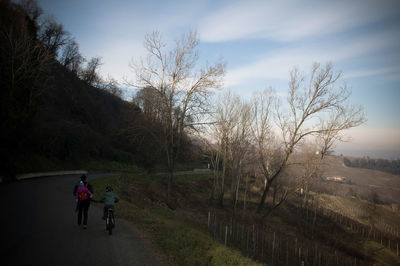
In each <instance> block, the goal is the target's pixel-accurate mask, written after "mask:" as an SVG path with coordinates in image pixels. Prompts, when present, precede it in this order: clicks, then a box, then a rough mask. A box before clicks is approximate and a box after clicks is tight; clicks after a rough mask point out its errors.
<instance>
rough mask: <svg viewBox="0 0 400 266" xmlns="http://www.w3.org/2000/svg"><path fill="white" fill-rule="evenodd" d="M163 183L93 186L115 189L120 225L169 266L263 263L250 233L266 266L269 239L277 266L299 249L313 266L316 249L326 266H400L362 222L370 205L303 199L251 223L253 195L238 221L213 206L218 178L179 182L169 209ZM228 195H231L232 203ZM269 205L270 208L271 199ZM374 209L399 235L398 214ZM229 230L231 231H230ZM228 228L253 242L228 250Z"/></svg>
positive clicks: (113, 180)
mask: <svg viewBox="0 0 400 266" xmlns="http://www.w3.org/2000/svg"><path fill="white" fill-rule="evenodd" d="M166 178H167V177H166V174H164V175H162V174H147V173H144V172H142V173H137V174H122V175H118V176H115V177H106V178H101V179H96V180H93V184H94V186H95V189H96V190H97V191H102V190H103V189H104V187H105V186H106V185H111V186H113V187H114V189H115V190H116V192H117V193H118V194H119V195H121V196H122V199H123V200H122V201H121V202H120V203H118V205H117V215H118V217H120V218H123V219H126V220H128V221H130V222H132V223H133V224H134V225H135V226H136V227H137V228H138V229H140V231H143V232H144V233H145V235H146V237H149V238H150V240H151V241H152V243H153V244H154V246H155V247H156V248H157V249H158V250H160V251H161V253H162V254H168V255H164V260H166V261H168V263H170V264H173V265H221V264H222V265H253V264H256V261H259V262H261V253H258V254H257V253H253V252H254V251H253V248H252V246H253V242H252V241H253V240H252V237H251V234H252V233H251V232H252V231H254V228H256V229H255V230H256V232H257V230H259V232H262V231H263V232H265V234H264V243H265V246H264V249H265V250H264V251H263V253H264V254H263V258H264V260H263V262H264V263H266V264H268V265H270V264H271V249H272V245H271V241H272V237H274V239H275V240H274V241H275V247H274V249H275V251H274V252H275V255H274V257H275V258H274V260H275V264H277V265H280V264H284V263H285V259H286V258H285V252H286V249H288V254H289V255H290V257H289V258H288V260H289V262H290V263H289V264H290V265H292V264H296V260H297V259H296V257H298V256H299V253H298V252H299V251H298V250H297V254H295V252H294V249H295V245H296V247H297V249H298V248H299V247H300V246H301V247H302V251H300V252H302V253H305V252H308V253H310V254H308V255H307V256H305V255H300V256H303V257H302V258H303V260H304V262H305V264H306V265H308V264H310V263H312V261H313V257H312V256H314V254H313V253H314V252H315V251H314V249H313V248H314V247H316V246H317V247H318V249H317V250H318V254H319V255H318V258H319V259H320V260H321V262H322V264H324V265H325V264H329V261H330V263H332V261H335V259H338V261H340V263H341V265H350V263H354V261H357V264H359V263H362V264H363V265H364V264H366V265H369V264H371V265H372V264H373V263H380V264H383V265H396V264H397V263H400V257H398V256H397V255H396V246H395V245H396V244H395V243H396V242H392V244H391V245H392V246H391V248H389V247H388V242H387V241H388V239H389V238H385V237H390V235H392V234H390V233H389V231H386V230H384V229H383V228H381V227H379V226H378V225H377V227H376V228H374V230H375V231H374V232H375V234H376V236H375V238H374V235H373V233H371V232H369V229H370V228H371V226H370V224H368V223H367V220H365V219H366V218H365V216H363V215H361V213H364V212H366V211H367V210H368V208H369V206H370V205H371V204H372V203H369V202H365V201H363V200H359V199H348V198H343V197H339V196H333V195H328V194H318V195H317V194H315V197H313V198H314V200H315V202H314V203H311V202H310V204H308V206H307V207H302V206H301V204H299V195H296V194H291V195H290V196H289V197H288V199H287V201H286V202H285V204H284V205H283V206H282V207H281V208H278V209H276V210H275V211H274V212H272V213H270V214H269V215H268V216H267V217H263V218H262V217H260V216H257V215H254V213H255V210H256V209H257V197H256V195H255V194H254V191H253V192H251V193H249V194H250V195H252V196H249V198H248V202H247V207H246V208H247V209H246V210H244V209H243V202H240V204H239V205H240V211H239V210H237V211H236V212H235V213H234V212H232V210H231V209H229V208H220V207H218V201H210V198H209V196H210V193H211V188H212V181H213V178H212V175H210V174H209V173H208V174H207V173H205V174H185V175H175V186H174V194H173V198H174V199H175V200H174V202H173V203H172V204H173V209H171V206H167V204H166V202H167V195H166V186H167V180H166ZM229 194H230V193H229V191H227V193H226V197H227V198H228V197H229ZM241 196H242V195H241ZM267 200H268V202H269V201H271V200H272V198H268V199H267ZM317 201H318V205H317ZM349 202H352V204H350V203H349ZM317 206H318V207H317ZM376 208H377V211H376V212H377V215H378V217H380V218H381V219H382V220H385V221H387V223H388V224H391V226H393V228H395V227H396V224H395V221H398V220H399V214H396V213H393V212H391V211H389V210H388V209H387V207H386V206H376ZM355 210H357V211H358V212H356V213H357V214H360V215H359V217H355V216H354V212H355ZM209 213H211V214H212V215H215V217H216V219H217V221H218V224H220V225H218V226H221V225H223V227H221V228H222V234H220V235H218V233H217V234H215V233H214V231H213V230H214V229H213V228H210V227H208V215H209ZM352 214H353V215H352ZM362 217H364V220H362ZM346 219H347V220H346ZM391 221H393V222H394V223H393V222H391ZM232 224H233V227H230V225H232ZM225 225H227V226H228V228H229V229H228V231H230V230H233V232H234V234H233V235H236V232H237V231H236V230H239V231H238V232H239V233H241V231H240V230H245V232H246V234H249V232H250V240H249V238H247V240H246V237H245V239H244V241H245V242H244V243H245V244H243V240H242V242H234V239H230V238H229V239H228V248H227V247H225V246H224V228H225ZM260 226H262V227H260ZM362 226H364V227H362ZM386 226H387V225H386ZM221 228H219V229H221ZM238 228H239V229H238ZM242 228H244V229H242ZM262 228H263V229H262ZM396 228H397V227H396ZM367 229H368V230H367ZM246 230H248V231H246ZM363 230H364V231H363ZM217 231H218V230H217ZM219 231H221V230H219ZM246 234H245V235H246ZM378 234H380V235H379V236H378ZM259 236H261V234H260V235H259ZM381 237H383V240H381ZM259 238H261V237H259ZM390 239H392V238H390ZM393 239H396V237H395V236H394V238H393ZM246 241H250V242H248V243H249V245H248V246H250V248H249V247H247V249H246ZM381 241H383V242H381ZM392 241H394V240H392ZM254 243H256V242H254ZM257 243H258V242H257ZM257 245H258V248H256V251H257V250H258V249H259V248H260V247H261V245H260V244H257ZM287 245H288V246H287ZM393 247H394V248H393ZM335 256H337V257H335ZM228 261H229V263H227V262H228ZM279 261H280V262H279ZM324 262H325V263H324Z"/></svg>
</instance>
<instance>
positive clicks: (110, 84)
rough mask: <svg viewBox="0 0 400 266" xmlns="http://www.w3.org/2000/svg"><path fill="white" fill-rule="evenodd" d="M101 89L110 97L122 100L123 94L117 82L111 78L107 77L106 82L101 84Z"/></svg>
mask: <svg viewBox="0 0 400 266" xmlns="http://www.w3.org/2000/svg"><path fill="white" fill-rule="evenodd" d="M101 83H102V84H103V85H102V87H103V89H105V90H106V91H109V92H110V93H111V94H112V95H114V96H117V97H119V98H122V96H123V94H124V92H123V90H122V89H121V88H120V84H119V82H118V81H117V80H116V79H114V78H113V77H111V76H108V77H107V79H106V80H104V81H102V82H101Z"/></svg>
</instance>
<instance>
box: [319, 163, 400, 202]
mask: <svg viewBox="0 0 400 266" xmlns="http://www.w3.org/2000/svg"><path fill="white" fill-rule="evenodd" d="M323 170H324V171H323V173H324V174H323V175H324V176H325V177H327V176H342V177H345V178H346V179H347V180H349V181H351V184H340V185H339V186H337V187H338V188H339V189H340V190H339V191H338V193H347V192H348V191H349V190H350V189H351V190H353V192H355V193H356V194H357V195H359V196H360V197H362V198H368V197H369V196H370V195H371V193H372V192H376V193H377V194H378V197H379V200H380V201H382V202H384V203H387V204H389V203H392V202H396V203H398V204H400V175H393V174H389V173H385V172H381V171H377V170H370V169H361V168H351V167H346V166H345V165H344V163H343V157H337V156H329V157H327V161H326V164H325V166H324V169H323Z"/></svg>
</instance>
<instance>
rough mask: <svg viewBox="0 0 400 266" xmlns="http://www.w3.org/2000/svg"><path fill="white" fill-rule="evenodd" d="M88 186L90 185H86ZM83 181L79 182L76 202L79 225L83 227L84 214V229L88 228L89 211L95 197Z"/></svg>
mask: <svg viewBox="0 0 400 266" xmlns="http://www.w3.org/2000/svg"><path fill="white" fill-rule="evenodd" d="M86 184H88V183H86ZM86 184H84V183H83V182H82V181H80V182H79V186H78V189H77V190H76V193H75V200H76V202H77V204H78V206H77V207H78V211H79V212H78V225H79V226H80V225H81V222H82V212H83V229H86V228H87V220H88V210H89V204H90V199H91V198H92V197H93V194H92V192H91V191H90V190H89V189H88V188H87V185H86Z"/></svg>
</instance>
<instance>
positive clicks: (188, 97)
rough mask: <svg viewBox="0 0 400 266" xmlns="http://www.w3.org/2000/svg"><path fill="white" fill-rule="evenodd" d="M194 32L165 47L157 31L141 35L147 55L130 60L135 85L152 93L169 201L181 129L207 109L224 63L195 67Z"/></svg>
mask: <svg viewBox="0 0 400 266" xmlns="http://www.w3.org/2000/svg"><path fill="white" fill-rule="evenodd" d="M198 44H199V40H198V37H197V33H196V32H189V33H188V34H185V35H183V36H182V37H181V38H180V39H178V40H176V41H175V47H174V48H173V49H171V50H169V51H166V44H165V43H164V42H163V40H162V37H161V34H160V33H159V32H158V31H154V32H153V33H152V34H149V35H147V36H146V37H145V41H144V47H145V48H146V50H147V53H148V56H147V58H146V59H145V60H143V59H142V60H141V61H140V62H139V63H135V62H132V64H131V67H132V68H133V70H134V72H135V73H136V81H135V82H133V83H132V82H130V84H131V85H133V86H135V87H137V88H141V89H144V88H147V89H148V90H151V91H152V93H153V92H154V93H153V94H154V95H155V96H156V97H154V98H153V99H148V100H149V101H148V103H151V104H152V106H153V108H154V110H155V111H156V113H157V117H158V120H159V121H160V123H161V124H162V128H163V136H162V139H161V140H160V145H161V146H162V147H163V150H164V151H165V156H166V161H167V163H166V164H167V168H168V190H167V195H168V196H167V198H168V201H170V198H171V189H172V180H173V172H174V169H175V163H176V159H177V156H178V154H179V152H180V150H181V141H182V137H183V136H184V132H185V130H187V129H188V128H195V127H196V126H197V125H199V122H200V121H201V119H202V117H203V116H204V114H205V113H207V112H208V104H207V101H208V98H209V97H208V96H209V94H210V92H211V90H212V89H213V88H218V87H220V86H221V85H222V78H223V76H224V73H225V65H224V64H223V63H221V62H217V63H216V64H215V65H211V66H209V65H206V66H205V67H204V68H201V69H199V68H197V67H196V63H197V61H198V53H197V46H198Z"/></svg>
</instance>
